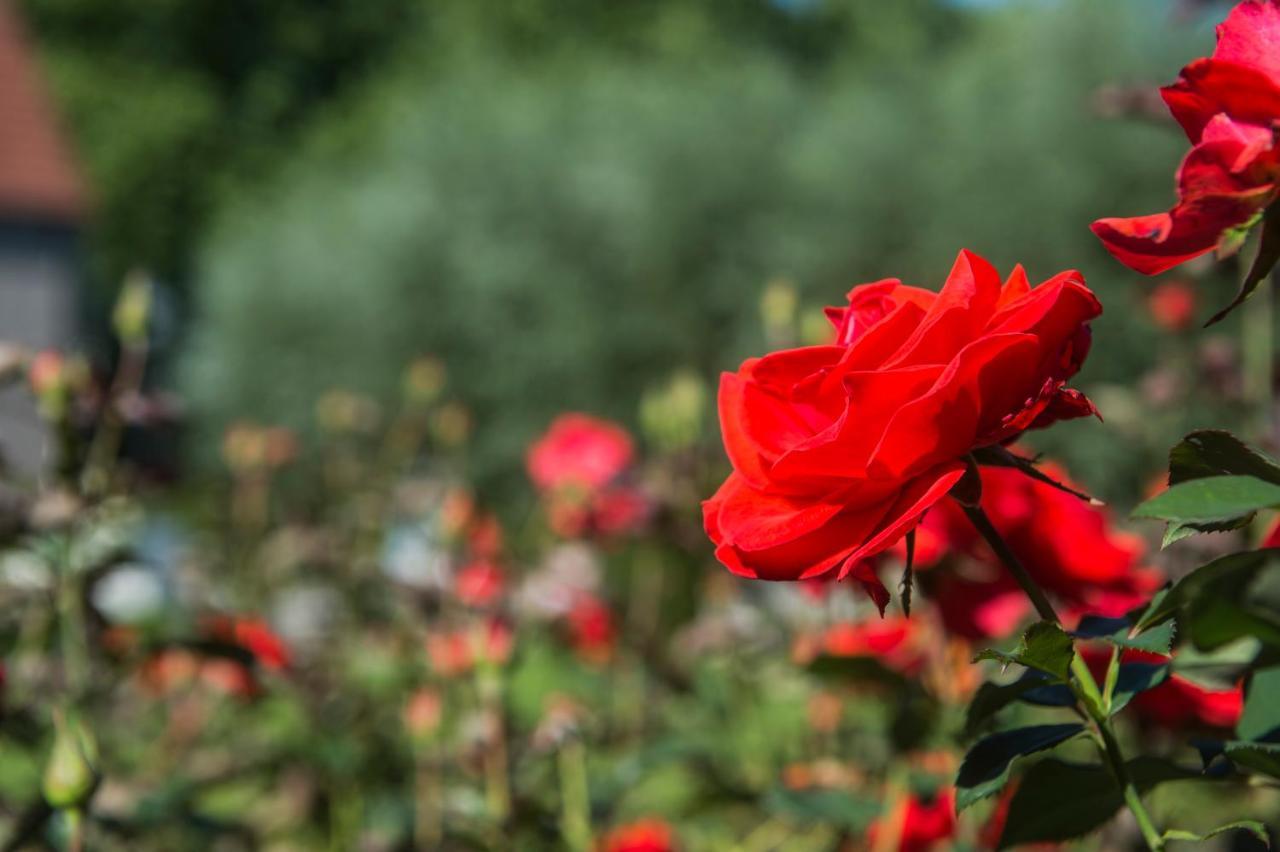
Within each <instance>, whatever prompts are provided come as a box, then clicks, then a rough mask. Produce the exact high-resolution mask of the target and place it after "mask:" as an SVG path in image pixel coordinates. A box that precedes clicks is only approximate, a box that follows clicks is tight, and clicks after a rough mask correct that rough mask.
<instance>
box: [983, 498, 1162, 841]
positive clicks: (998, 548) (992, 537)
mask: <svg viewBox="0 0 1280 852" xmlns="http://www.w3.org/2000/svg"><path fill="white" fill-rule="evenodd" d="M964 511H965V514H966V515H968V516H969V520H970V521H971V522H972V523H973V526H974V528H975V529H977V531H978V533H979V534H980V535H981V536H982V537H983V539H985V540H986V542H987V544H988V545H990V546H991V549H992V550H993V551H995V554H996V556H998V557H999V558H1000V561H1002V562H1003V563H1004V565H1005V567H1006V568H1008V569H1009V573H1010V574H1012V575H1013V578H1014V579H1015V580H1017V581H1018V585H1019V586H1021V587H1022V590H1023V591H1024V592H1026V594H1027V597H1028V598H1029V599H1030V600H1031V603H1032V605H1033V606H1034V607H1035V608H1036V612H1038V613H1039V614H1040V617H1041V618H1043V619H1044V620H1045V621H1052V622H1053V623H1055V624H1059V625H1060V624H1061V623H1062V621H1061V619H1059V618H1058V614H1057V613H1056V612H1055V611H1054V609H1053V605H1052V604H1051V603H1049V599H1048V597H1046V596H1045V593H1044V590H1043V589H1041V588H1040V586H1039V585H1038V584H1037V583H1036V581H1035V580H1034V579H1032V577H1031V575H1030V574H1029V573H1028V572H1027V569H1026V567H1025V566H1023V564H1022V562H1021V561H1020V560H1019V559H1018V557H1017V556H1016V555H1014V553H1013V551H1012V550H1010V549H1009V545H1008V544H1006V543H1005V540H1004V538H1003V537H1002V536H1001V535H1000V532H999V530H997V529H996V528H995V526H994V525H993V524H992V523H991V519H990V518H988V517H987V513H986V512H984V511H983V510H982V508H981V507H980V506H965V507H964ZM1071 673H1072V674H1074V675H1075V676H1076V680H1077V681H1078V682H1079V683H1078V684H1075V683H1072V684H1069V686H1071V687H1072V691H1073V692H1074V693H1075V695H1076V704H1077V705H1078V707H1077V709H1078V710H1079V711H1080V712H1081V714H1082V715H1083V716H1084V717H1085V718H1086V719H1088V720H1090V721H1091V722H1092V723H1093V726H1094V728H1095V731H1094V737H1095V741H1096V743H1097V745H1098V750H1099V752H1101V754H1102V758H1103V760H1105V761H1106V763H1107V767H1108V768H1109V769H1110V770H1111V774H1112V776H1114V777H1115V780H1116V784H1117V785H1119V787H1120V790H1121V792H1122V793H1123V794H1124V801H1125V804H1126V805H1128V807H1129V810H1130V811H1131V812H1132V813H1133V817H1134V819H1135V820H1137V823H1138V830H1139V831H1141V832H1142V839H1143V840H1145V841H1146V844H1147V848H1148V849H1150V850H1152V852H1162V851H1163V849H1164V838H1162V837H1161V836H1160V832H1159V831H1158V830H1157V829H1156V827H1155V823H1154V822H1153V821H1152V819H1151V814H1150V813H1148V812H1147V808H1146V806H1145V805H1144V804H1143V803H1142V797H1141V796H1140V795H1139V793H1138V788H1137V786H1136V785H1135V784H1134V783H1133V779H1132V778H1131V777H1130V776H1129V770H1128V767H1127V766H1126V765H1125V760H1124V753H1123V752H1122V751H1121V749H1120V742H1119V741H1118V740H1117V739H1116V735H1115V732H1114V731H1113V730H1112V729H1111V720H1110V719H1109V718H1108V715H1107V708H1106V707H1105V706H1104V701H1103V696H1102V693H1101V692H1100V691H1099V689H1098V684H1097V681H1095V680H1094V678H1093V674H1092V673H1091V672H1090V671H1089V667H1088V665H1086V664H1085V662H1084V659H1083V658H1082V657H1081V656H1080V655H1079V654H1075V653H1073V654H1072V657H1071Z"/></svg>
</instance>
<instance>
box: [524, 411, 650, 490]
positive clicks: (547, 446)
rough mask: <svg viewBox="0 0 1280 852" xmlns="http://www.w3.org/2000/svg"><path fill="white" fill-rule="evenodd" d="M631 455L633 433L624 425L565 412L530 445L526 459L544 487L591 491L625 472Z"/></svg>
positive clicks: (538, 481)
mask: <svg viewBox="0 0 1280 852" xmlns="http://www.w3.org/2000/svg"><path fill="white" fill-rule="evenodd" d="M631 456H632V446H631V436H629V435H628V434H627V432H626V430H625V429H623V428H622V427H621V426H618V425H617V424H616V423H610V422H609V421H608V420H601V419H599V418H596V417H591V416H590V415H587V414H562V415H560V416H559V417H557V418H556V419H555V421H554V422H553V423H552V424H551V427H550V428H549V429H548V430H547V433H546V434H545V435H543V436H542V437H541V438H540V439H539V440H538V441H537V442H536V443H535V444H534V445H533V446H532V447H530V448H529V456H528V459H527V462H526V463H527V466H528V469H529V478H530V479H532V480H533V484H534V485H536V486H537V487H538V489H539V490H541V491H555V490H558V489H561V488H576V489H579V490H582V491H588V492H590V491H595V490H597V489H600V488H603V487H604V486H606V485H608V484H609V483H611V482H613V480H615V479H617V478H618V477H619V476H621V475H622V473H623V472H624V471H625V470H626V469H627V467H629V466H630V464H631Z"/></svg>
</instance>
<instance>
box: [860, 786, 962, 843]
mask: <svg viewBox="0 0 1280 852" xmlns="http://www.w3.org/2000/svg"><path fill="white" fill-rule="evenodd" d="M886 819H888V820H893V821H895V822H898V826H897V830H896V833H897V835H898V846H897V849H898V852H929V850H931V849H941V848H943V844H944V843H945V841H948V840H950V839H951V838H952V837H953V836H954V835H955V833H956V795H955V791H954V790H951V789H946V790H940V791H939V792H938V794H937V795H936V796H934V797H933V799H932V800H931V801H927V802H926V801H923V800H921V799H919V798H917V797H915V796H911V797H909V798H908V799H907V800H906V801H905V802H904V803H902V805H901V806H900V807H898V808H895V809H894V812H893V813H892V814H890V815H889V816H888V817H887V818H886ZM886 830H889V827H888V825H887V824H886V822H885V819H879V820H876V821H875V822H874V823H872V824H871V828H869V829H868V830H867V843H868V845H870V846H872V847H874V846H875V845H876V837H877V835H879V833H880V832H882V831H886Z"/></svg>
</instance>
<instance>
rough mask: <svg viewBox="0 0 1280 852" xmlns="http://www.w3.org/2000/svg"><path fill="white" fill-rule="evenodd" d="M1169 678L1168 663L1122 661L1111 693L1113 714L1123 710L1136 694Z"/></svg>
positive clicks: (1152, 687)
mask: <svg viewBox="0 0 1280 852" xmlns="http://www.w3.org/2000/svg"><path fill="white" fill-rule="evenodd" d="M1168 679H1169V665H1168V663H1121V664H1120V672H1119V676H1118V677H1117V678H1116V685H1115V689H1114V690H1113V691H1112V693H1111V715H1112V716H1114V715H1115V714H1117V713H1119V712H1120V711H1121V710H1123V709H1124V708H1125V707H1126V706H1127V705H1128V704H1129V702H1130V701H1132V700H1133V699H1134V697H1135V696H1137V695H1138V694H1140V693H1142V692H1146V691H1147V690H1148V689H1154V688H1155V687H1157V686H1159V685H1160V684H1162V683H1164V682H1165V681H1166V680H1168Z"/></svg>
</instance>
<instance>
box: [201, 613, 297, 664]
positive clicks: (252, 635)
mask: <svg viewBox="0 0 1280 852" xmlns="http://www.w3.org/2000/svg"><path fill="white" fill-rule="evenodd" d="M205 633H207V634H208V635H209V636H210V637H211V638H213V639H216V640H218V641H219V642H226V643H227V644H230V645H238V646H239V647H241V648H243V649H244V650H245V651H248V652H249V654H250V655H252V657H253V660H254V662H255V663H257V664H258V665H260V666H262V668H264V669H267V670H268V671H283V670H284V669H287V668H288V667H289V666H290V665H291V664H292V662H293V654H292V652H291V651H290V650H289V646H288V645H286V644H285V641H284V640H283V639H281V638H280V637H279V636H277V635H276V633H275V631H273V630H272V629H271V627H270V625H268V624H267V623H266V622H265V621H263V620H262V619H260V618H247V617H245V618H242V617H235V616H227V615H215V616H211V617H209V618H207V619H206V620H205Z"/></svg>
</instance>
